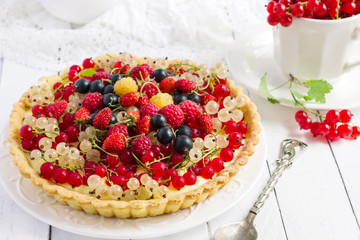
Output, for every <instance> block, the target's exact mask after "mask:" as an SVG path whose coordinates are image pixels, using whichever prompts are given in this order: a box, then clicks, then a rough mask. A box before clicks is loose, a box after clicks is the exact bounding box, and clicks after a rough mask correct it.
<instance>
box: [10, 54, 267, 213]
mask: <svg viewBox="0 0 360 240" xmlns="http://www.w3.org/2000/svg"><path fill="white" fill-rule="evenodd" d="M226 74H227V70H226V67H225V65H224V64H223V63H218V64H216V66H215V67H213V68H208V67H207V66H205V65H197V64H195V63H193V62H191V61H189V60H184V61H181V60H171V61H170V60H168V59H167V58H160V59H152V58H149V57H143V58H139V57H135V56H132V55H130V54H128V53H120V54H119V55H118V54H107V55H105V56H100V57H96V58H94V59H90V58H88V59H85V60H84V61H83V63H82V64H80V65H73V66H71V67H70V68H67V69H65V70H63V71H62V72H61V73H60V74H59V75H53V76H47V77H42V78H41V79H39V83H38V85H33V86H31V87H30V89H29V90H28V91H27V92H26V93H24V94H23V96H22V97H21V99H20V100H19V102H17V103H16V104H14V109H13V111H12V113H11V120H10V134H9V136H8V140H9V141H10V142H11V147H10V152H11V154H13V155H14V158H13V162H14V163H15V165H16V166H17V167H18V168H19V171H20V172H21V174H22V175H23V176H25V177H27V178H30V179H31V181H32V183H33V184H34V185H36V186H38V187H41V188H43V190H44V191H45V193H46V194H48V195H49V196H52V197H54V198H55V199H56V200H57V201H59V202H60V203H63V204H67V205H69V206H70V207H72V208H75V209H77V210H83V211H85V212H87V213H91V214H100V215H102V216H105V217H113V216H115V217H119V218H131V217H133V218H138V217H147V216H156V215H161V214H166V213H172V212H176V211H178V210H179V209H183V208H188V207H190V206H192V205H193V204H196V203H198V202H200V201H202V200H204V199H206V198H208V197H209V196H211V195H213V194H215V193H216V192H217V191H218V190H219V189H220V188H222V187H224V186H225V185H226V184H227V183H228V182H229V180H230V179H231V178H232V177H233V176H234V175H235V174H236V173H237V172H238V170H239V168H240V167H241V166H243V165H245V164H246V163H247V161H248V158H249V156H251V155H252V154H253V153H254V150H255V145H256V144H257V143H258V141H259V138H258V134H259V133H260V131H261V128H260V125H259V119H260V117H259V114H258V113H257V109H256V106H255V105H254V104H253V103H252V102H251V101H250V99H249V98H248V97H247V96H246V95H244V94H243V91H242V88H240V87H237V86H235V85H234V82H233V81H232V80H230V79H227V78H226Z"/></svg>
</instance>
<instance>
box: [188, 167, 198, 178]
mask: <svg viewBox="0 0 360 240" xmlns="http://www.w3.org/2000/svg"><path fill="white" fill-rule="evenodd" d="M188 171H191V172H192V173H194V174H195V175H196V176H199V175H200V171H201V168H200V167H198V166H196V165H193V166H192V167H190V168H189V170H188Z"/></svg>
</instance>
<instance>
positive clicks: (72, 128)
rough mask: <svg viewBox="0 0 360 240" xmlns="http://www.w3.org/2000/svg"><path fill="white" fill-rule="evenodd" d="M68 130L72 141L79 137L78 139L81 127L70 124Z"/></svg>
mask: <svg viewBox="0 0 360 240" xmlns="http://www.w3.org/2000/svg"><path fill="white" fill-rule="evenodd" d="M67 132H68V136H69V141H70V142H75V141H77V139H78V137H77V135H78V134H79V128H78V127H77V126H75V125H72V126H69V127H68V128H67Z"/></svg>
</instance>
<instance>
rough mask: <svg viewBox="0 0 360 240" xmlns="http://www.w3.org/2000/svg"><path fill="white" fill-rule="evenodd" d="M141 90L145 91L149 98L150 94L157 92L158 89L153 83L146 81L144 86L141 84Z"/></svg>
mask: <svg viewBox="0 0 360 240" xmlns="http://www.w3.org/2000/svg"><path fill="white" fill-rule="evenodd" d="M141 92H142V93H145V94H146V95H147V96H148V97H149V98H151V97H152V96H154V95H156V94H158V93H159V90H158V89H157V87H156V86H155V83H153V84H151V83H148V84H146V85H145V86H144V85H143V87H142V88H141Z"/></svg>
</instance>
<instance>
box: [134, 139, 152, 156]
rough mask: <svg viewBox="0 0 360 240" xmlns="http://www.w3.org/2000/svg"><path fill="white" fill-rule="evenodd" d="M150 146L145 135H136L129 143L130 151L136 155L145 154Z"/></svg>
mask: <svg viewBox="0 0 360 240" xmlns="http://www.w3.org/2000/svg"><path fill="white" fill-rule="evenodd" d="M150 148H151V140H150V138H148V137H147V136H140V137H137V138H135V139H134V140H133V141H132V143H131V151H132V152H133V153H134V154H136V155H138V156H140V155H143V154H145V152H146V151H147V150H150Z"/></svg>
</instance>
